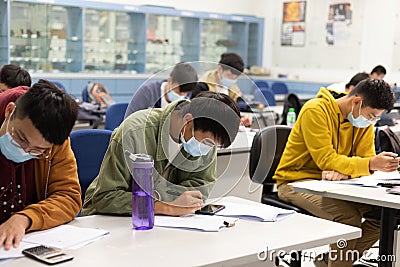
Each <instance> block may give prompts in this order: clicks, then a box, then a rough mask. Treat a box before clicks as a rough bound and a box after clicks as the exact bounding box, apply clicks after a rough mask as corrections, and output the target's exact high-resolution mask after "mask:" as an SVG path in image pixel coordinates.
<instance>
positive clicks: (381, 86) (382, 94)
mask: <svg viewBox="0 0 400 267" xmlns="http://www.w3.org/2000/svg"><path fill="white" fill-rule="evenodd" d="M353 95H356V96H361V97H362V99H363V106H364V107H371V108H375V109H385V110H387V111H390V110H391V109H392V108H393V104H394V101H395V98H394V94H393V91H392V89H391V88H390V85H389V84H388V83H387V82H385V81H383V80H378V79H366V80H363V81H361V82H360V83H358V84H357V86H356V87H355V88H354V89H353V90H352V91H351V92H350V93H349V96H353Z"/></svg>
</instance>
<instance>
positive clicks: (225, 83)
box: [200, 53, 252, 126]
mask: <svg viewBox="0 0 400 267" xmlns="http://www.w3.org/2000/svg"><path fill="white" fill-rule="evenodd" d="M243 70H244V62H243V59H242V57H241V56H239V55H238V54H236V53H223V54H222V55H221V59H220V60H219V62H218V65H217V69H214V70H210V71H207V72H206V73H205V74H204V75H203V76H202V77H201V78H200V81H202V82H205V83H207V85H208V87H209V90H210V91H212V92H218V93H222V94H226V95H229V96H230V98H232V99H233V101H235V102H237V103H238V105H239V108H241V109H242V108H243V109H248V106H247V104H246V102H245V100H244V99H243V94H242V92H241V91H240V89H239V87H238V86H237V80H238V78H239V76H240V75H241V74H242V73H243ZM241 123H242V124H243V125H244V126H250V125H251V124H252V119H251V117H250V116H244V117H242V118H241Z"/></svg>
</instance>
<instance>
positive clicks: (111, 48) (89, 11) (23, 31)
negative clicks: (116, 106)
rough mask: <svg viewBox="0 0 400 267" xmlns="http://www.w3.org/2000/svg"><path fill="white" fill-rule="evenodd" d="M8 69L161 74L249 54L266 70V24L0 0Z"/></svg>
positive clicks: (57, 0) (0, 54) (156, 10)
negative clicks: (232, 54)
mask: <svg viewBox="0 0 400 267" xmlns="http://www.w3.org/2000/svg"><path fill="white" fill-rule="evenodd" d="M0 17H5V18H6V21H10V24H9V25H7V26H6V27H0V64H1V65H3V64H8V63H10V62H18V63H19V64H20V65H21V67H24V68H26V69H28V70H29V71H31V72H57V73H59V72H93V73H98V72H104V71H106V72H110V73H112V72H115V73H121V72H124V73H153V72H156V71H159V70H161V69H164V68H167V67H170V66H172V65H174V64H175V63H177V62H180V61H199V60H200V61H202V60H206V61H213V62H217V61H218V60H219V57H220V54H222V53H224V52H236V53H238V54H239V55H241V56H242V57H243V59H244V61H245V64H246V66H250V65H261V58H262V50H261V47H262V41H263V31H262V29H263V23H264V20H263V19H262V18H257V17H253V16H245V15H227V14H217V13H207V12H196V11H186V10H177V9H171V8H163V7H151V6H134V5H123V4H114V3H107V4H105V3H101V2H95V1H83V2H82V1H72V0H52V1H37V0H14V1H10V2H8V1H0Z"/></svg>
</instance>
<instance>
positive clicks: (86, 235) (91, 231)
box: [23, 225, 109, 249]
mask: <svg viewBox="0 0 400 267" xmlns="http://www.w3.org/2000/svg"><path fill="white" fill-rule="evenodd" d="M108 233H109V232H108V231H106V230H103V229H96V228H82V227H76V226H72V225H60V226H57V227H55V228H52V229H49V230H45V231H39V232H33V233H29V234H27V235H26V236H25V237H24V239H23V241H25V242H28V243H35V244H41V245H46V246H50V247H55V248H59V249H67V248H73V247H76V246H79V245H81V244H87V243H90V242H91V241H94V240H96V239H98V238H99V237H102V236H104V235H107V234H108Z"/></svg>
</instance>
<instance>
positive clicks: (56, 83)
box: [50, 81, 67, 93]
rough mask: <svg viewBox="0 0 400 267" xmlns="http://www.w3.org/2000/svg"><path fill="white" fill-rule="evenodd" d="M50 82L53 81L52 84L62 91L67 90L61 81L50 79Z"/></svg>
mask: <svg viewBox="0 0 400 267" xmlns="http://www.w3.org/2000/svg"><path fill="white" fill-rule="evenodd" d="M50 82H52V83H54V85H55V86H57V87H58V88H59V89H60V90H61V91H63V92H64V93H66V92H67V89H65V86H64V85H63V84H62V83H60V82H57V81H50Z"/></svg>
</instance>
